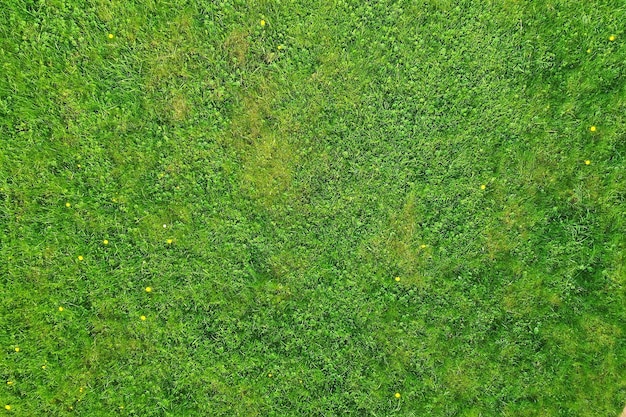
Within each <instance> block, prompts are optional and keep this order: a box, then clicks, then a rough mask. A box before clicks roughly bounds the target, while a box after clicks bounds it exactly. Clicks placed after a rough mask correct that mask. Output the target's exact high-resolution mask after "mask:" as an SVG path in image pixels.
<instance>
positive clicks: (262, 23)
mask: <svg viewBox="0 0 626 417" xmlns="http://www.w3.org/2000/svg"><path fill="white" fill-rule="evenodd" d="M263 26H265V20H263V19H261V27H263Z"/></svg>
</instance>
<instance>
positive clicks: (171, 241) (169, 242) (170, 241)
mask: <svg viewBox="0 0 626 417" xmlns="http://www.w3.org/2000/svg"><path fill="white" fill-rule="evenodd" d="M166 242H167V244H168V245H171V244H172V243H173V242H174V240H173V239H167V240H166Z"/></svg>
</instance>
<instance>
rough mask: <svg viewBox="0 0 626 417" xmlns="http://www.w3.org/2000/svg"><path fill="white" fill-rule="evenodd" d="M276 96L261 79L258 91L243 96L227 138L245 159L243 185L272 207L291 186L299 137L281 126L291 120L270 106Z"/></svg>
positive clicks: (249, 193)
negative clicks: (280, 117)
mask: <svg viewBox="0 0 626 417" xmlns="http://www.w3.org/2000/svg"><path fill="white" fill-rule="evenodd" d="M273 96H274V94H273V93H272V89H271V88H270V87H269V85H267V84H264V83H261V85H260V87H259V88H258V90H257V91H256V92H251V93H250V94H248V95H246V96H245V97H244V98H243V99H242V105H241V107H240V109H239V111H238V112H237V114H235V115H234V117H233V118H232V123H231V126H230V135H229V136H230V137H229V138H227V139H226V141H227V142H229V143H228V145H230V146H232V147H233V148H234V149H235V150H236V151H237V153H238V154H239V156H240V158H241V160H242V162H243V166H242V168H243V170H242V177H241V180H242V188H243V190H244V191H245V192H247V194H248V195H249V196H250V197H252V198H254V199H255V200H257V201H259V202H260V203H261V204H262V205H263V206H265V207H266V208H269V207H271V206H273V205H274V203H276V202H278V201H280V200H282V199H283V197H285V196H286V195H287V194H288V192H289V191H290V190H291V184H292V179H293V170H294V167H295V165H296V163H297V161H298V153H297V147H296V139H295V137H294V136H292V135H289V134H286V133H287V132H290V131H289V129H288V128H285V127H284V126H282V125H283V124H288V123H289V120H282V121H279V122H277V123H273V124H272V125H271V126H270V124H269V121H270V120H276V114H275V112H274V111H272V109H271V107H270V103H271V99H272V97H273Z"/></svg>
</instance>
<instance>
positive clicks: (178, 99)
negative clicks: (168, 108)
mask: <svg viewBox="0 0 626 417" xmlns="http://www.w3.org/2000/svg"><path fill="white" fill-rule="evenodd" d="M188 113H189V104H188V103H187V99H186V98H185V97H184V96H183V95H182V94H180V93H175V94H174V95H173V96H172V119H173V120H175V121H177V122H180V121H182V120H184V119H185V118H186V117H187V114H188Z"/></svg>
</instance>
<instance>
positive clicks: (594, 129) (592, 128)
mask: <svg viewBox="0 0 626 417" xmlns="http://www.w3.org/2000/svg"><path fill="white" fill-rule="evenodd" d="M589 130H591V131H592V132H595V131H596V130H598V129H597V128H596V127H595V126H591V127H590V128H589Z"/></svg>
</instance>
